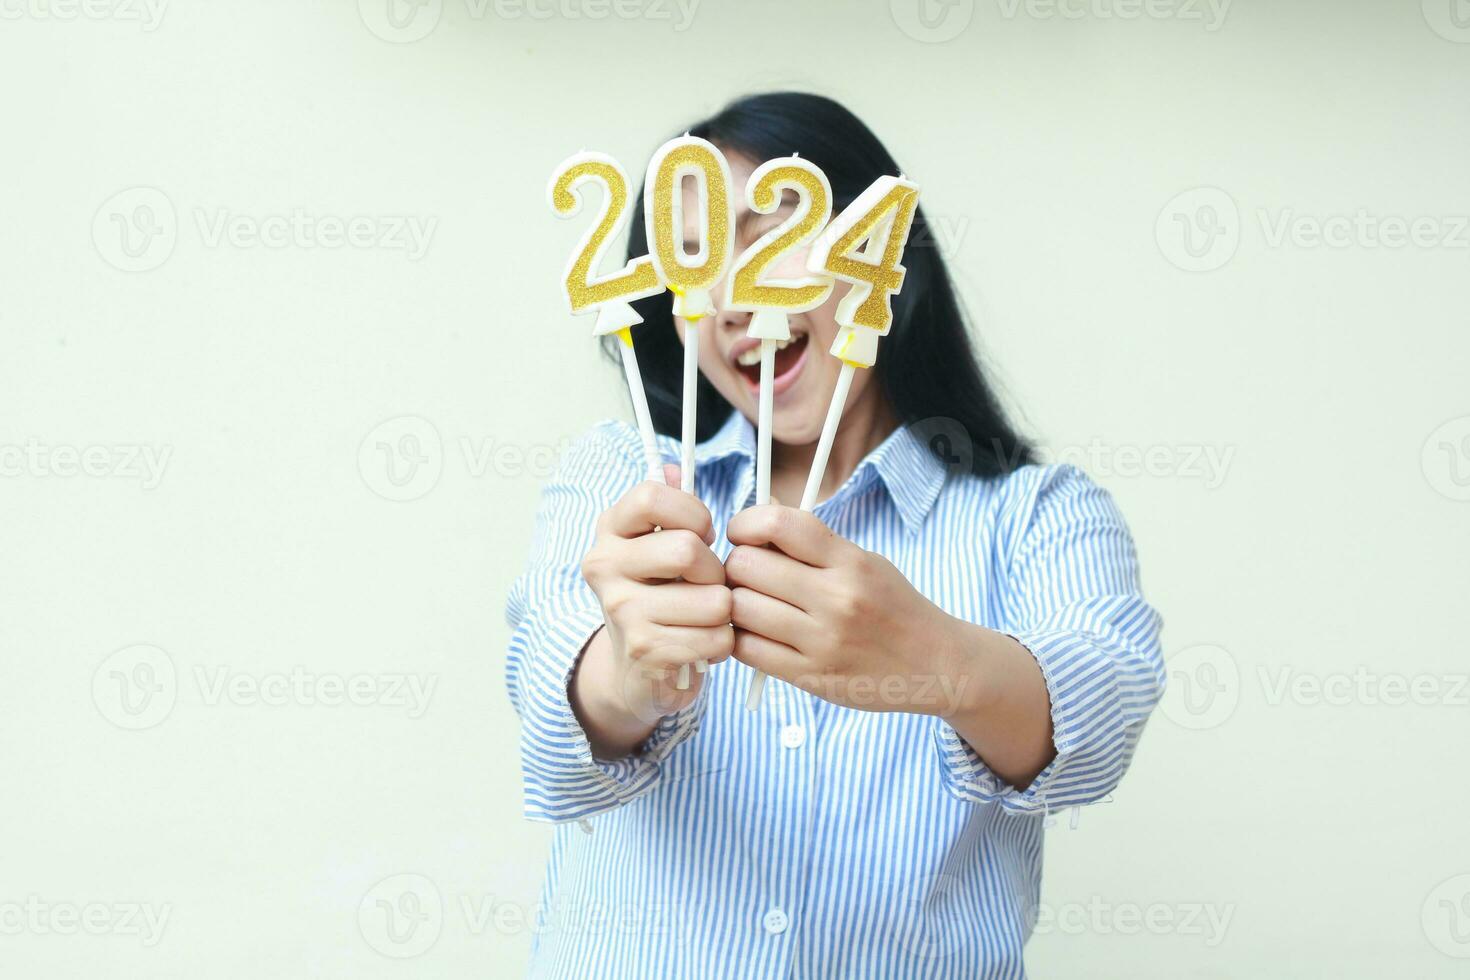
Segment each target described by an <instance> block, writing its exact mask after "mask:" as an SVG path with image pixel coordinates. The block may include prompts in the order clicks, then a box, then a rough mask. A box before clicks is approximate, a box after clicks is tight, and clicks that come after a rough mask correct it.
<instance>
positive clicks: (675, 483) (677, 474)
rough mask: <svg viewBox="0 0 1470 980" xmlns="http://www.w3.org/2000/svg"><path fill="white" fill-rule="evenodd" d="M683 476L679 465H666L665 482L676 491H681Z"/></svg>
mask: <svg viewBox="0 0 1470 980" xmlns="http://www.w3.org/2000/svg"><path fill="white" fill-rule="evenodd" d="M683 475H684V474H683V471H682V470H680V469H679V465H678V464H677V463H665V464H664V482H665V483H667V484H668V485H669V486H671V487H673V488H674V489H675V490H677V489H679V487H680V485H681V483H682V480H681V478H682V477H683Z"/></svg>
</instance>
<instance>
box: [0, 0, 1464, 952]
mask: <svg viewBox="0 0 1470 980" xmlns="http://www.w3.org/2000/svg"><path fill="white" fill-rule="evenodd" d="M919 3H923V4H924V6H922V7H921V6H919V5H918V4H919ZM1457 4H1458V5H1457ZM0 84H3V87H4V92H5V96H4V102H3V109H0V132H3V137H0V140H3V143H0V147H3V149H0V177H3V180H0V469H3V478H0V507H3V514H4V520H3V522H0V555H3V556H4V557H3V562H0V666H3V673H0V785H3V805H0V975H4V976H7V977H17V978H20V977H26V978H33V977H35V978H41V977H75V976H96V977H109V978H114V977H115V978H132V977H137V978H142V977H148V978H157V977H199V976H210V977H220V978H234V977H238V978H246V977H251V978H253V977H265V976H271V977H298V976H336V977H347V976H350V977H357V978H373V977H407V976H413V977H467V976H502V975H506V976H510V975H516V974H517V973H519V971H520V969H521V967H522V965H523V964H524V962H525V957H526V951H527V948H528V945H529V941H530V925H529V921H530V916H531V913H532V909H533V908H534V905H535V901H536V897H537V893H538V890H539V880H540V874H541V866H542V861H543V858H544V854H545V849H546V845H547V842H548V840H549V832H548V830H547V829H546V828H544V827H541V826H537V825H532V824H529V823H526V822H524V821H523V820H522V819H521V817H520V801H519V779H518V760H517V754H516V747H515V736H516V730H517V728H516V722H515V718H514V716H513V713H512V712H511V710H510V707H509V704H508V702H507V699H506V696H505V693H504V689H503V687H502V683H501V671H502V665H503V662H504V647H505V644H506V641H507V630H506V627H505V625H504V622H503V612H502V610H503V602H504V597H505V593H506V590H507V588H508V586H509V584H510V581H511V579H512V577H513V576H514V575H515V573H516V571H517V569H518V566H519V564H520V562H521V560H522V557H523V554H524V551H525V548H526V545H527V542H528V537H529V519H530V515H531V513H532V510H533V507H534V505H535V500H536V494H537V489H538V485H539V483H540V481H541V480H542V479H543V478H544V476H545V475H546V474H547V472H548V470H549V468H550V466H551V465H552V462H553V461H554V458H555V456H556V454H557V452H558V451H559V449H560V448H561V447H562V446H564V445H565V443H566V442H567V441H568V440H569V439H571V438H573V437H574V436H575V435H577V434H578V433H579V432H581V431H582V430H583V429H584V428H586V427H587V426H588V425H590V424H591V423H593V422H594V421H595V420H597V419H599V418H601V417H604V416H607V415H611V414H618V413H621V412H623V411H624V410H625V409H624V404H623V401H622V392H621V389H620V384H621V381H620V378H619V376H618V374H617V373H616V371H615V369H613V368H611V367H610V366H608V365H606V364H605V363H603V362H602V361H601V360H600V358H599V356H598V355H597V354H596V352H595V351H594V349H593V345H592V344H591V343H589V341H588V340H587V337H586V327H585V324H583V323H581V322H573V321H571V320H570V318H568V317H566V316H565V315H563V313H562V310H561V304H560V298H559V295H558V292H557V289H558V285H557V281H558V275H559V273H560V270H561V268H562V266H563V263H564V262H565V260H566V256H567V253H568V252H569V251H570V249H571V247H572V245H573V242H574V240H575V238H576V235H577V228H573V227H572V226H571V225H569V224H563V223H561V222H558V221H556V220H555V219H554V218H553V217H552V215H551V214H550V213H549V211H548V210H547V207H546V204H545V202H544V199H543V187H544V182H545V180H546V178H547V176H548V174H549V173H550V171H551V168H552V167H553V166H554V165H555V164H556V163H557V162H558V161H559V160H560V159H561V158H562V157H563V156H565V155H566V154H568V153H570V152H572V151H575V150H577V149H578V148H580V147H584V146H586V147H598V148H602V149H605V150H606V151H608V152H611V153H613V154H614V155H616V156H618V157H619V158H620V159H621V160H623V161H624V163H625V164H626V165H627V166H628V167H629V169H630V170H634V171H638V170H641V168H642V164H643V162H644V161H645V160H646V159H647V156H648V154H649V153H650V152H651V151H652V149H653V148H654V146H656V145H657V144H658V143H659V142H660V141H661V140H662V139H664V138H666V137H667V136H669V135H672V134H674V133H675V132H677V131H678V130H680V129H681V128H682V127H683V126H684V125H685V124H686V123H687V122H689V121H690V120H692V119H694V118H696V117H698V116H701V115H703V114H705V113H708V112H710V111H712V110H714V109H715V108H717V107H718V106H719V105H720V104H721V103H723V102H724V101H725V100H727V99H728V98H730V97H732V96H734V95H738V94H742V93H745V92H748V91H753V90H761V89H769V88H774V87H792V86H794V87H800V88H805V89H814V90H817V91H821V92H824V93H827V94H831V95H833V96H836V97H837V98H840V99H842V100H844V101H846V102H847V103H849V104H850V105H851V106H852V107H853V108H854V109H855V110H856V111H857V112H858V113H859V114H860V115H861V116H863V117H864V118H865V119H866V120H867V121H868V122H869V123H870V124H871V125H872V126H873V127H874V128H875V129H876V130H877V131H878V133H879V134H880V135H881V136H882V137H883V138H884V139H885V141H886V142H887V143H888V144H889V146H890V147H891V148H892V149H893V150H894V152H895V154H896V155H897V156H898V158H899V159H900V161H901V162H902V163H903V165H904V166H905V168H906V169H907V171H908V173H909V174H910V175H912V176H913V177H915V178H916V179H917V180H918V181H920V182H921V183H922V185H923V187H924V199H925V206H926V208H927V210H928V211H929V213H930V215H931V218H932V220H933V221H934V223H935V224H936V227H937V230H938V232H939V236H938V237H939V241H938V242H937V245H938V247H941V248H944V249H946V254H947V256H948V258H949V259H950V261H951V263H952V266H953V269H954V271H955V273H956V275H957V277H958V279H959V280H960V282H961V284H962V288H963V291H964V295H965V299H966V301H967V303H968V304H969V306H970V308H971V310H972V311H973V313H974V314H975V318H976V321H977V324H978V328H979V334H980V337H981V342H982V345H983V350H984V352H985V355H986V356H987V358H989V360H990V361H991V363H992V364H993V365H994V368H995V370H996V372H997V374H998V376H999V377H1000V379H1001V380H1002V382H1003V384H1004V386H1005V390H1006V392H1007V397H1008V398H1009V399H1010V401H1011V403H1012V404H1013V405H1014V406H1015V407H1016V410H1017V412H1018V413H1019V414H1020V416H1021V418H1022V419H1023V420H1024V422H1025V425H1026V427H1027V429H1028V431H1030V432H1032V433H1033V434H1035V435H1036V437H1037V438H1038V439H1039V440H1040V441H1041V442H1042V444H1043V445H1044V447H1046V452H1047V453H1048V454H1050V455H1053V456H1064V455H1065V456H1067V457H1068V458H1071V459H1073V460H1074V461H1078V462H1081V463H1082V464H1083V465H1084V466H1086V468H1088V469H1089V470H1090V471H1091V472H1092V474H1093V475H1094V476H1095V477H1097V478H1098V479H1099V480H1100V481H1101V482H1102V483H1104V484H1105V485H1106V486H1108V487H1109V488H1110V489H1111V490H1112V491H1113V492H1114V493H1115V494H1116V495H1117V497H1118V499H1119V500H1120V502H1121V504H1122V506H1123V508H1124V510H1125V512H1126V513H1127V515H1128V517H1129V519H1130V520H1131V522H1132V525H1133V528H1134V530H1135V532H1136V535H1137V538H1138V542H1139V547H1140V549H1141V553H1142V558H1143V562H1144V572H1145V583H1146V587H1147V589H1148V591H1149V593H1150V596H1151V598H1152V599H1153V600H1154V601H1155V602H1156V604H1157V605H1158V606H1159V607H1160V608H1161V609H1162V610H1163V612H1164V614H1165V617H1166V620H1167V632H1166V643H1167V647H1166V649H1167V652H1168V655H1169V657H1170V659H1171V688H1170V692H1169V694H1168V697H1167V699H1166V701H1165V703H1164V705H1163V706H1162V707H1161V710H1160V711H1159V713H1158V715H1157V716H1156V718H1155V719H1154V722H1153V723H1152V725H1151V726H1150V729H1149V732H1148V734H1147V736H1146V737H1145V739H1144V742H1143V745H1142V748H1141V750H1140V752H1139V754H1138V757H1137V759H1136V761H1135V766H1134V771H1133V772H1132V773H1131V774H1130V776H1129V777H1128V778H1127V779H1126V780H1125V782H1124V784H1123V786H1122V787H1121V789H1120V791H1119V792H1118V793H1117V794H1116V798H1115V800H1114V801H1113V802H1111V803H1110V804H1107V805H1101V806H1097V807H1093V808H1091V809H1089V810H1087V811H1085V812H1082V813H1080V815H1079V816H1078V819H1077V821H1076V823H1075V825H1074V824H1073V822H1072V819H1071V815H1062V817H1061V818H1060V819H1059V820H1058V821H1057V823H1056V826H1055V827H1054V829H1053V830H1052V831H1051V832H1050V833H1049V836H1048V854H1047V865H1046V877H1045V884H1044V889H1043V902H1044V906H1045V907H1044V909H1043V919H1042V923H1041V928H1040V929H1039V932H1038V936H1037V937H1036V938H1035V939H1034V940H1033V942H1032V944H1031V946H1030V947H1029V950H1028V959H1029V962H1030V967H1031V970H1032V972H1033V973H1034V974H1035V975H1036V976H1039V977H1096V976H1108V977H1113V976H1116V977H1123V976H1126V977H1169V978H1177V977H1235V976H1287V975H1322V976H1337V977H1363V978H1368V977H1381V976H1385V975H1397V976H1413V977H1426V978H1428V977H1451V976H1461V975H1463V973H1464V971H1465V969H1466V966H1467V962H1466V957H1467V956H1470V838H1467V835H1466V833H1465V826H1466V808H1467V806H1470V781H1467V780H1466V779H1465V771H1466V768H1465V749H1466V746H1467V736H1470V687H1467V685H1466V676H1467V673H1470V658H1467V641H1466V626H1467V624H1466V619H1465V608H1466V596H1467V593H1470V383H1467V381H1470V377H1467V375H1470V312H1467V311H1470V307H1467V303H1466V299H1465V295H1466V293H1465V286H1466V283H1467V282H1470V229H1467V219H1466V216H1467V215H1470V181H1467V180H1466V160H1467V159H1470V100H1467V98H1466V95H1467V91H1470V10H1467V9H1465V4H1464V2H1463V0H1424V2H1423V3H1422V4H1421V3H1418V2H1412V0H1411V2H1389V0H1383V2H1377V3H1369V2H1354V3H1348V2H1331V0H1311V2H1307V0H1298V2H1281V0H1277V2H1270V0H1236V2H1234V3H1230V2H1228V0H1216V2H1215V3H1214V4H1211V3H1210V2H1208V0H1146V2H1137V0H1135V2H1131V3H1130V0H956V2H953V3H950V4H948V5H942V4H939V3H937V2H935V0H892V3H889V2H887V0H861V2H838V0H825V2H820V3H817V2H812V3H804V4H790V3H775V2H762V3H755V2H748V0H746V2H738V3H737V2H734V0H682V6H681V3H680V2H678V0H618V2H617V4H616V5H613V4H612V3H609V2H606V0H420V2H418V3H417V4H416V5H414V4H409V3H407V2H405V0H362V3H361V4H354V3H350V2H340V0H339V2H323V3H316V4H301V3H294V2H287V0H274V2H264V0H256V2H250V3H244V2H236V3H223V2H220V3H204V2H202V0H191V2H186V0H171V2H170V0H88V2H87V3H85V4H83V3H82V2H81V0H0ZM578 227H580V225H579V226H578ZM405 895H407V896H410V897H409V898H406V899H405V898H404V896H405ZM414 897H417V898H418V899H419V900H421V904H420V911H421V915H420V917H419V918H418V919H416V920H414V928H413V929H412V930H409V929H408V927H407V926H404V927H403V928H401V929H398V930H391V929H389V928H388V927H387V925H386V919H385V914H384V911H383V907H382V906H381V905H380V904H379V903H380V902H388V903H396V905H395V908H398V909H400V910H404V911H407V910H409V909H410V906H409V905H408V904H405V903H411V902H412V901H413V900H414ZM399 921H400V922H406V921H408V920H402V919H401V920H399Z"/></svg>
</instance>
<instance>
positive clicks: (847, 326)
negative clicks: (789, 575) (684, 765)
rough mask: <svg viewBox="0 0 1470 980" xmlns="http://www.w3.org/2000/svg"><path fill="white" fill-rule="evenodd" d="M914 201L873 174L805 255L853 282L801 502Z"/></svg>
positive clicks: (876, 330)
mask: <svg viewBox="0 0 1470 980" xmlns="http://www.w3.org/2000/svg"><path fill="white" fill-rule="evenodd" d="M918 201H919V188H918V186H917V185H915V184H913V183H911V182H909V181H908V180H905V179H904V178H903V177H879V178H878V179H877V180H875V181H874V182H873V183H872V185H871V186H869V187H868V189H867V190H865V191H863V193H862V194H860V195H858V197H857V199H856V200H854V201H853V202H852V203H851V204H850V205H848V206H847V207H846V208H844V209H843V210H842V213H841V214H839V215H838V216H837V217H835V218H833V219H832V223H831V224H830V225H828V226H827V228H826V230H825V231H824V232H822V234H821V236H820V237H818V239H817V241H816V243H815V244H813V246H812V249H811V252H810V253H809V254H808V256H807V268H808V269H810V270H811V271H812V272H815V273H826V274H827V275H831V276H834V277H836V278H837V279H840V280H842V281H843V282H847V283H851V284H852V288H851V289H849V290H848V291H847V295H846V296H844V297H843V298H842V300H841V301H840V302H839V303H838V304H837V314H836V320H837V325H838V331H837V337H836V339H835V340H834V341H833V342H832V348H831V353H832V356H834V357H837V358H840V359H841V360H842V371H841V373H840V374H838V376H837V388H836V390H835V391H833V392H832V402H831V404H830V405H829V406H828V408H827V418H826V421H825V422H823V424H822V435H821V438H820V439H819V440H818V441H817V451H816V454H815V455H814V456H813V458H812V468H811V471H810V473H808V475H807V481H806V489H805V491H804V492H803V493H802V495H801V509H802V510H805V511H810V510H812V509H813V508H814V507H815V506H816V503H817V494H818V493H819V492H820V491H821V488H822V477H823V476H824V475H825V474H826V472H827V458H828V457H829V456H831V454H832V441H833V440H834V439H835V438H836V436H837V425H838V423H839V422H840V421H841V420H842V409H843V406H844V405H846V404H847V392H848V389H850V388H851V387H852V378H853V374H854V372H856V370H857V369H858V368H870V367H872V366H873V364H874V362H875V361H877V359H878V339H879V338H880V337H883V336H885V335H887V333H888V331H889V329H890V328H891V327H892V325H893V309H892V307H891V305H890V304H889V297H890V296H891V295H892V294H893V293H896V292H898V290H899V289H900V288H901V287H902V286H903V277H904V268H903V266H902V265H900V264H899V260H900V259H902V258H903V250H904V246H905V245H906V244H907V243H908V237H909V228H910V227H911V226H912V224H913V221H914V209H915V208H916V207H917V205H918ZM859 246H862V247H861V249H860V248H859ZM764 684H765V677H764V676H763V675H761V674H759V673H757V675H756V677H755V680H754V681H752V682H751V688H750V693H749V695H748V696H747V698H746V707H747V708H749V709H751V710H754V709H755V708H757V707H759V706H760V697H761V690H762V689H763V687H764Z"/></svg>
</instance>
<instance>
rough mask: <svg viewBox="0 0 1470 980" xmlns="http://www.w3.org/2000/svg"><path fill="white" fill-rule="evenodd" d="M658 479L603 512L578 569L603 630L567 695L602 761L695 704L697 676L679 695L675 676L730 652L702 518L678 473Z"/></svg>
mask: <svg viewBox="0 0 1470 980" xmlns="http://www.w3.org/2000/svg"><path fill="white" fill-rule="evenodd" d="M664 479H665V481H666V484H667V485H664V486H660V485H659V484H657V483H654V482H653V481H651V480H648V481H645V482H643V483H640V484H638V485H637V486H635V487H634V488H633V489H631V490H629V491H628V492H627V493H625V494H624V495H623V497H622V499H620V500H619V501H618V502H617V503H615V504H613V505H612V506H611V507H609V508H608V509H607V510H606V511H604V512H603V514H602V516H601V518H599V520H598V522H597V537H596V540H595V541H594V542H593V545H592V548H591V549H590V550H589V551H588V552H587V556H586V557H585V558H584V559H583V560H582V576H583V578H585V579H586V580H587V584H588V585H590V586H591V587H592V591H593V592H594V593H596V594H597V598H598V601H599V602H600V603H601V604H602V614H603V622H604V624H605V628H604V629H602V630H599V631H598V632H597V634H596V635H594V636H593V638H592V639H591V640H590V641H589V642H588V644H587V647H586V649H585V650H584V651H583V653H582V657H581V659H580V660H579V662H578V665H577V668H576V671H575V673H574V674H573V676H572V681H571V685H570V690H569V692H568V693H569V694H570V696H571V701H572V707H573V710H574V711H575V712H576V714H577V717H578V720H579V721H581V723H582V727H583V729H584V730H585V731H586V732H587V735H588V738H589V740H590V741H591V742H592V747H593V752H594V754H596V755H597V756H598V757H599V758H603V759H614V758H620V757H622V756H624V755H628V754H629V753H631V752H633V751H635V750H636V749H637V748H638V747H639V745H641V744H642V743H643V741H644V740H646V739H647V738H648V735H649V733H651V732H652V731H653V728H654V726H655V725H656V724H657V723H658V721H659V719H660V718H663V717H664V716H666V715H669V714H672V713H673V712H675V711H677V710H678V709H680V708H682V707H684V706H685V705H687V704H689V703H690V702H692V701H693V700H694V698H695V697H696V696H697V695H698V694H699V688H700V685H701V684H702V682H703V679H704V675H703V674H702V673H700V672H698V671H695V670H691V671H690V674H691V676H692V681H691V683H690V685H689V687H688V688H687V689H686V690H679V689H678V688H677V687H676V686H675V679H676V677H677V676H678V673H679V668H680V667H682V666H685V665H690V666H691V667H692V665H694V664H695V663H696V662H698V661H704V662H705V663H707V664H710V665H713V664H717V663H720V662H721V661H723V660H725V659H727V658H728V657H729V656H730V651H731V649H732V647H733V645H734V640H735V631H734V628H733V627H732V626H731V625H730V611H731V598H730V590H729V589H728V588H726V586H725V567H724V565H723V564H722V563H721V562H720V560H719V558H717V557H716V556H715V553H714V552H713V551H711V550H710V545H711V544H713V543H714V527H713V521H712V520H711V518H710V512H709V509H708V508H706V507H705V506H704V504H703V503H702V502H701V501H700V500H699V499H698V498H697V497H695V496H693V495H692V494H687V493H684V492H683V491H681V490H678V489H677V487H678V485H679V468H678V467H677V466H668V465H666V466H665V467H664ZM655 528H658V529H659V530H657V531H655V530H654V529H655Z"/></svg>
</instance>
